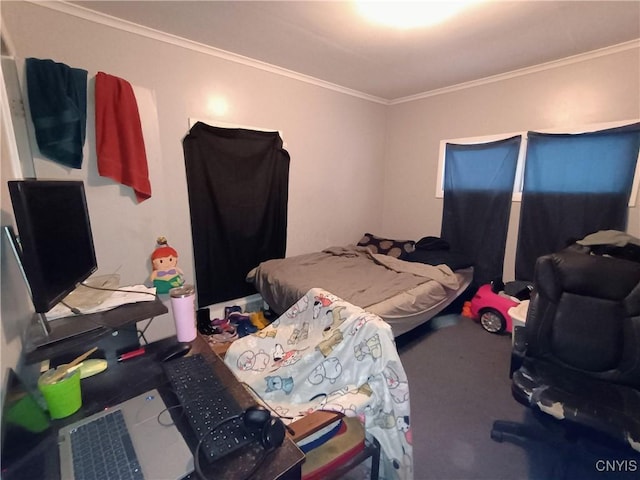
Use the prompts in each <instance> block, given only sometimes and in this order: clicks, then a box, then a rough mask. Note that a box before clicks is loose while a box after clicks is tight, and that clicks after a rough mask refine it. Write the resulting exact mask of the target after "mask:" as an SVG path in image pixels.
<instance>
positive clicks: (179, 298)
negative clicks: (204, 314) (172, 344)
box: [169, 285, 197, 342]
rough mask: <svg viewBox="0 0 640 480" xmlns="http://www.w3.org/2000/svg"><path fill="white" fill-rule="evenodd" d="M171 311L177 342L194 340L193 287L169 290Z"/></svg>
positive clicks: (194, 293)
mask: <svg viewBox="0 0 640 480" xmlns="http://www.w3.org/2000/svg"><path fill="white" fill-rule="evenodd" d="M169 295H170V296H171V310H173V321H174V322H175V324H176V333H177V336H178V341H179V342H191V341H192V340H194V339H195V338H196V334H197V330H196V305H195V300H196V290H195V288H194V287H193V285H183V286H181V287H176V288H172V289H171V290H169Z"/></svg>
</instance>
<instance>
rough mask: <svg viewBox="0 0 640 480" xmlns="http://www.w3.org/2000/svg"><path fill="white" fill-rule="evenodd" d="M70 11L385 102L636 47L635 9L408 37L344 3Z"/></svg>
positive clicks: (540, 5) (612, 6)
mask: <svg viewBox="0 0 640 480" xmlns="http://www.w3.org/2000/svg"><path fill="white" fill-rule="evenodd" d="M67 3H70V4H75V5H79V6H82V7H84V8H87V9H90V10H95V11H98V12H102V13H104V14H107V15H110V16H113V17H117V18H120V19H124V20H127V21H129V22H133V23H135V24H138V25H142V26H145V27H149V28H152V29H154V30H159V31H161V32H166V33H169V34H172V35H175V36H178V37H182V38H184V39H188V40H191V41H194V42H197V43H200V44H204V45H207V46H211V47H215V48H217V49H221V50H224V51H227V52H232V53H234V54H237V55H240V56H243V57H249V58H251V59H255V60H259V61H261V62H265V63H267V64H270V65H274V66H277V67H280V68H283V69H286V70H290V71H293V72H296V73H298V74H303V75H305V76H310V77H313V78H315V79H319V80H322V81H323V82H328V83H331V84H335V85H338V86H340V87H343V88H347V89H350V90H355V91H357V92H360V93H362V94H365V95H368V96H372V97H376V98H378V99H381V100H384V101H393V100H398V99H401V98H406V97H410V96H415V95H419V94H422V93H425V92H430V91H433V90H438V89H442V88H446V87H451V86H453V85H459V84H462V83H466V82H471V81H476V80H480V79H484V78H487V77H491V76H494V75H499V74H506V73H508V72H513V71H515V70H520V69H523V68H527V67H532V66H535V65H541V64H545V63H548V62H553V61H556V60H559V59H563V58H566V57H571V56H575V55H579V54H583V53H585V52H591V51H594V50H598V49H602V48H605V47H610V46H614V45H619V44H623V43H626V42H630V41H632V40H637V39H640V2H639V1H609V0H605V1H526V0H524V1H497V2H494V1H485V2H483V3H479V4H477V5H475V6H472V7H470V8H468V10H466V11H463V12H461V13H458V14H457V15H456V16H455V17H453V18H451V19H450V20H449V21H447V22H445V23H441V24H439V25H436V26H433V27H428V28H425V27H423V28H416V29H412V30H396V29H392V28H388V27H381V26H377V25H373V24H370V23H368V22H366V21H365V20H363V19H362V18H361V17H360V16H359V14H358V13H357V11H356V9H355V7H354V5H353V3H352V2H347V1H339V2H330V1H275V2H274V1H74V2H67ZM400 3H402V2H396V4H400Z"/></svg>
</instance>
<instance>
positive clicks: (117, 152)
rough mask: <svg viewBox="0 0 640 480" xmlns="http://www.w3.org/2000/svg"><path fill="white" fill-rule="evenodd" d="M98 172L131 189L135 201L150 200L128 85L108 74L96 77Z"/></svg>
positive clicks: (137, 120)
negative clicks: (134, 194)
mask: <svg viewBox="0 0 640 480" xmlns="http://www.w3.org/2000/svg"><path fill="white" fill-rule="evenodd" d="M95 96H96V151H97V154H98V173H99V174H100V175H101V176H103V177H109V178H112V179H113V180H115V181H116V182H118V183H121V184H123V185H127V186H128V187H131V188H133V190H134V191H135V193H136V198H137V200H138V202H142V201H143V200H146V199H147V198H149V197H151V183H150V182H149V169H148V166H147V153H146V151H145V148H144V139H143V137H142V125H141V124H140V114H139V112H138V104H137V102H136V97H135V95H134V93H133V88H131V84H129V82H127V81H126V80H123V79H122V78H118V77H114V76H113V75H109V74H107V73H103V72H98V74H97V75H96V93H95Z"/></svg>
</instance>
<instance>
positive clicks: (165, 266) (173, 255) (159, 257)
mask: <svg viewBox="0 0 640 480" xmlns="http://www.w3.org/2000/svg"><path fill="white" fill-rule="evenodd" d="M157 243H158V246H157V247H156V249H155V250H154V251H153V253H152V254H151V264H152V266H153V272H151V276H150V277H149V278H150V280H151V281H152V282H153V286H154V287H156V293H169V290H171V289H172V288H174V287H181V286H182V285H184V273H183V272H182V270H180V269H179V268H178V252H176V250H175V249H174V248H173V247H170V246H169V245H168V243H167V239H166V238H164V237H158V240H157Z"/></svg>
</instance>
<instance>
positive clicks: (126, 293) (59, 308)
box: [45, 285, 156, 320]
mask: <svg viewBox="0 0 640 480" xmlns="http://www.w3.org/2000/svg"><path fill="white" fill-rule="evenodd" d="M155 299H156V289H155V287H146V286H144V285H131V286H128V287H120V289H119V290H117V291H114V292H113V293H112V294H111V295H110V296H109V297H108V298H106V299H105V300H104V301H103V302H102V303H100V304H99V305H97V306H96V307H92V308H88V309H86V310H82V314H84V315H86V314H89V313H97V312H104V311H106V310H111V309H112V308H116V307H119V306H120V305H125V304H127V303H137V302H153V301H154V300H155ZM72 315H75V313H73V312H72V311H71V309H69V308H68V307H66V306H64V305H63V304H62V303H59V304H58V305H56V306H55V307H53V308H52V309H51V310H49V311H48V312H47V313H46V314H45V316H46V317H47V320H55V319H56V318H64V317H70V316H72Z"/></svg>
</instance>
